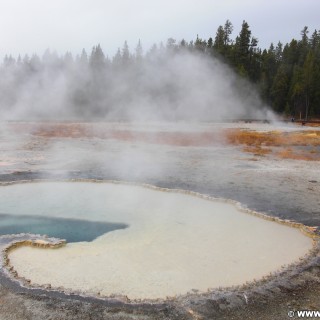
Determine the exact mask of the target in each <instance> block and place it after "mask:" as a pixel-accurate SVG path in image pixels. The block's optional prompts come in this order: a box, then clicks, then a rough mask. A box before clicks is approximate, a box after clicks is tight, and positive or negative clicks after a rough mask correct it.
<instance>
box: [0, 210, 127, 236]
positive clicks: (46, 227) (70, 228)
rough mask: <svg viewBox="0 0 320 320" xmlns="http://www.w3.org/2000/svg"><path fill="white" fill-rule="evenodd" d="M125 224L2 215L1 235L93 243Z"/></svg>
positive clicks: (0, 215)
mask: <svg viewBox="0 0 320 320" xmlns="http://www.w3.org/2000/svg"><path fill="white" fill-rule="evenodd" d="M127 227H128V225H126V224H123V223H109V222H94V221H86V220H80V219H67V218H55V217H41V216H27V215H23V216H22V215H10V214H0V235H6V234H18V233H34V234H46V235H48V236H50V237H56V238H60V239H66V240H67V242H80V241H92V240H94V239H96V238H97V237H99V236H101V235H103V234H105V233H107V232H110V231H114V230H118V229H125V228H127Z"/></svg>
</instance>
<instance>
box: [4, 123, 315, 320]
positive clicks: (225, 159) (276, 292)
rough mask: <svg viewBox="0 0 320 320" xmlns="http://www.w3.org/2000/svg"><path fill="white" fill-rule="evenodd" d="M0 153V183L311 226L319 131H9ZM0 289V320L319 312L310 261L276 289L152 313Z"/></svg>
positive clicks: (93, 127)
mask: <svg viewBox="0 0 320 320" xmlns="http://www.w3.org/2000/svg"><path fill="white" fill-rule="evenodd" d="M243 129H245V130H243ZM255 131H258V132H260V133H256V132H255ZM0 150H1V153H0V180H1V181H13V180H30V179H51V178H54V179H55V178H61V179H66V178H67V179H68V178H90V179H116V180H125V181H134V182H144V183H150V184H153V185H156V186H160V187H168V188H179V189H186V190H193V191H197V192H200V193H204V194H209V195H211V196H215V197H224V198H230V199H233V200H236V201H240V202H241V203H243V204H245V205H246V206H248V207H249V208H251V209H253V210H257V211H261V212H265V213H267V214H268V215H272V216H278V217H281V218H284V219H290V220H294V221H298V222H302V223H304V224H306V225H309V226H316V227H319V226H320V198H319V194H320V175H319V173H320V162H319V152H320V147H319V128H308V127H301V126H296V125H291V124H290V125H279V126H276V125H268V124H265V125H262V124H230V125H225V124H217V125H210V124H206V125H193V126H190V125H181V124H180V125H159V124H155V125H154V126H150V125H148V126H146V125H126V124H103V123H99V124H66V123H65V124H52V123H48V124H37V125H34V124H30V123H11V124H9V125H7V124H6V125H4V124H3V125H2V126H1V128H0ZM0 285H1V289H0V302H1V304H0V319H44V318H48V319H213V318H214V319H288V316H287V312H288V311H289V310H300V309H315V310H320V299H319V296H320V264H319V258H318V260H315V261H314V263H313V264H312V265H309V266H307V267H306V268H304V269H303V272H300V273H299V274H296V275H295V276H293V277H291V278H290V279H288V280H287V281H284V282H281V281H280V282H279V281H278V280H275V281H273V282H272V281H271V280H270V282H269V283H266V284H263V285H261V286H260V287H259V285H258V286H257V287H255V288H254V289H253V290H251V289H250V290H249V289H248V288H247V289H246V288H244V289H243V290H242V291H241V290H240V291H239V292H238V293H237V294H236V295H233V296H232V297H230V298H228V299H225V300H221V299H220V300H218V302H217V300H214V299H210V298H208V299H207V300H206V302H204V301H203V300H201V301H200V300H199V301H198V300H197V299H196V298H194V300H193V301H178V302H175V301H173V302H171V303H168V304H167V305H165V306H161V307H149V308H147V307H139V308H138V307H136V308H133V307H132V306H125V305H123V306H117V307H112V306H110V305H108V304H105V303H101V302H98V301H80V300H79V299H77V298H76V297H74V298H73V299H68V297H65V296H61V297H59V296H57V297H52V296H47V295H45V294H42V295H40V296H39V295H36V294H33V293H32V291H27V292H22V291H19V289H17V288H16V289H14V288H11V287H10V285H9V284H7V283H4V282H3V283H1V284H0ZM244 294H246V295H247V297H249V299H248V301H246V299H245V296H244Z"/></svg>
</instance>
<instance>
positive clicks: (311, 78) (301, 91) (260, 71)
mask: <svg viewBox="0 0 320 320" xmlns="http://www.w3.org/2000/svg"><path fill="white" fill-rule="evenodd" d="M232 32H233V25H232V23H231V22H230V21H229V20H227V21H226V23H225V24H224V25H223V26H219V27H218V29H217V32H216V34H215V36H214V37H211V38H209V39H208V40H204V39H201V38H199V37H198V36H197V38H196V40H195V41H191V42H187V41H185V40H181V41H179V42H177V41H176V40H175V39H172V38H170V39H168V41H167V43H166V45H163V44H160V45H153V46H152V47H151V48H150V50H149V51H148V52H146V53H144V52H143V48H142V45H141V42H140V41H139V42H138V44H137V46H136V48H135V50H134V52H130V50H129V46H128V44H127V42H125V43H124V46H123V48H122V49H118V51H117V53H116V54H115V56H114V57H112V58H109V57H106V56H105V54H104V53H103V51H102V49H101V46H100V45H97V46H95V47H93V49H92V52H91V54H90V55H88V54H87V53H86V51H85V50H83V51H82V53H81V55H79V56H76V57H75V58H74V57H73V56H72V55H71V54H70V53H66V54H65V55H63V56H58V55H57V54H56V53H54V52H50V51H49V50H47V51H46V52H45V53H44V55H43V56H42V57H41V58H40V57H39V56H37V55H33V56H32V57H29V56H25V57H23V58H21V57H20V56H19V57H18V58H17V59H15V58H13V57H12V56H5V58H4V61H3V64H2V66H1V69H0V75H1V77H0V107H1V108H4V107H6V108H10V106H11V105H14V104H15V103H17V100H18V99H20V98H21V95H22V96H23V95H24V96H25V101H26V103H28V101H27V100H28V92H30V91H32V90H42V88H43V87H46V83H47V87H52V83H53V82H52V81H53V80H52V77H53V76H52V75H53V73H52V72H51V73H49V72H48V70H51V71H52V70H55V72H54V77H55V78H56V79H60V78H59V75H61V74H64V75H65V76H66V78H67V80H63V81H65V82H67V83H68V84H69V85H70V83H72V88H71V89H70V90H69V89H68V90H69V91H68V92H67V95H68V98H69V100H70V101H71V100H72V103H73V105H76V106H77V108H78V109H79V110H82V112H86V110H87V108H89V107H91V103H92V101H93V100H94V101H95V103H96V104H99V103H100V104H101V105H103V104H106V101H108V104H109V105H110V104H112V102H113V101H114V99H119V97H117V98H115V97H114V96H110V97H108V99H107V100H106V96H105V95H106V91H107V88H108V87H110V83H111V82H115V84H114V85H113V88H115V87H116V86H117V85H119V87H121V79H122V78H121V76H119V75H118V74H119V73H126V70H128V69H130V70H132V69H134V70H135V73H134V74H136V75H137V77H139V70H140V69H139V65H143V64H146V63H150V61H153V60H157V59H158V62H157V63H158V64H161V63H163V62H164V61H163V59H169V58H170V57H171V56H172V55H176V54H177V53H181V52H185V51H187V52H194V53H197V54H200V55H205V56H207V57H209V59H211V57H212V59H214V58H218V59H220V60H222V61H223V62H224V63H225V64H227V65H229V66H230V67H231V68H232V69H233V70H235V71H236V73H237V74H239V75H240V76H241V77H243V78H246V79H248V80H250V81H251V82H253V83H254V84H255V85H256V87H257V88H258V91H259V93H260V96H261V98H262V99H263V101H264V102H266V103H267V104H268V105H269V106H271V107H272V108H273V110H275V111H276V112H277V113H279V114H286V115H288V116H294V117H296V118H298V117H300V116H301V117H302V118H309V117H316V116H320V31H317V30H315V31H314V32H313V33H312V34H311V35H310V34H309V30H308V27H304V29H303V30H302V31H301V37H300V39H299V40H295V39H293V40H292V41H291V42H290V43H287V44H282V43H280V42H279V43H278V44H277V45H276V46H275V45H274V44H271V45H270V47H269V49H264V50H262V49H261V48H259V47H258V40H257V38H255V37H253V36H252V34H251V30H250V27H249V25H248V23H247V22H246V21H243V23H242V28H241V31H240V33H239V34H238V35H237V36H236V38H235V39H232ZM176 56H178V55H176ZM159 57H161V58H160V59H159ZM30 79H35V80H36V81H34V82H31V81H30ZM131 80H132V81H133V82H134V81H135V79H131ZM63 81H60V82H61V83H60V84H59V85H61V86H63ZM117 81H118V82H117ZM199 85H200V86H201V84H199ZM137 86H138V85H137ZM150 88H151V89H150V90H151V91H152V92H153V93H154V92H156V89H155V88H154V87H150ZM167 89H168V88H167ZM119 90H121V89H119ZM168 91H169V92H170V88H169V89H168ZM171 91H172V94H173V91H174V90H171ZM17 92H19V94H20V96H19V97H18V93H17ZM123 94H125V92H123ZM156 94H158V95H160V94H161V93H160V92H158V93H157V92H156ZM53 95H54V92H53ZM93 97H94V99H93ZM99 97H101V99H100V100H99ZM102 97H103V98H102ZM103 99H104V100H103ZM124 102H125V101H123V103H124ZM118 103H119V101H118ZM94 107H95V106H92V108H94ZM44 108H45V107H44ZM99 108H100V110H101V108H102V107H99ZM111 108H112V107H111Z"/></svg>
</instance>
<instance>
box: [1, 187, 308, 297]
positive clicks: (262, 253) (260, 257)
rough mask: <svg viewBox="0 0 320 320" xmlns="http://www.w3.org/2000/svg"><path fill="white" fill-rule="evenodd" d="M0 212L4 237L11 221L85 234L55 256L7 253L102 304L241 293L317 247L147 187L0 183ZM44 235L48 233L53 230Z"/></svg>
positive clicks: (287, 230)
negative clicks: (112, 299)
mask: <svg viewBox="0 0 320 320" xmlns="http://www.w3.org/2000/svg"><path fill="white" fill-rule="evenodd" d="M0 204H1V209H0V213H1V214H5V219H3V216H2V217H1V216H0V230H1V228H4V224H5V221H7V220H8V219H9V220H10V219H18V220H19V219H20V220H21V222H22V221H25V223H26V226H27V225H28V224H29V225H30V227H31V226H32V225H33V224H34V223H32V220H30V221H31V222H30V221H29V222H28V219H31V218H30V217H32V218H34V217H36V219H38V220H37V221H39V220H40V221H42V222H43V221H48V219H49V221H50V219H52V221H53V220H54V221H60V223H61V221H62V224H63V225H65V223H66V224H68V222H69V223H71V224H72V223H73V224H72V226H71V227H70V226H69V229H71V230H72V229H77V228H78V229H79V230H78V234H79V233H80V234H82V233H83V237H80V240H81V239H82V242H73V243H68V244H67V245H66V246H65V247H62V248H59V249H39V248H31V247H20V248H18V249H16V250H13V251H11V253H10V261H11V264H12V265H13V266H14V268H15V270H17V272H18V274H19V275H20V276H22V277H25V278H28V279H30V280H31V283H37V284H47V283H50V284H51V286H52V287H61V286H63V287H65V288H68V289H72V290H80V291H84V292H92V293H96V294H98V293H99V294H100V295H104V296H110V295H125V296H128V297H129V298H130V299H156V298H166V297H167V296H174V295H179V294H186V293H188V292H190V291H191V290H192V289H195V290H199V291H200V292H205V291H207V290H208V289H209V288H215V287H219V286H232V285H238V284H242V283H244V282H246V281H251V280H254V279H259V278H261V277H263V276H264V275H267V274H268V273H270V272H273V271H276V270H277V269H279V268H280V267H281V266H282V265H285V264H289V263H292V262H295V261H297V260H298V259H299V258H300V257H302V256H304V255H305V254H306V253H308V251H309V250H310V249H311V248H312V239H311V238H309V237H307V236H305V235H304V234H302V232H300V230H298V229H295V228H292V227H288V226H286V225H282V224H278V223H275V222H271V221H267V220H264V219H261V218H258V217H256V216H254V215H250V214H247V213H244V212H242V211H240V210H239V209H238V208H237V206H235V205H234V204H233V203H227V202H223V201H218V200H213V199H204V198H201V197H200V196H197V195H196V194H191V195H190V194H187V193H183V192H178V191H171V192H167V191H165V190H163V189H157V188H151V187H145V186H136V185H129V184H121V183H111V182H103V183H93V182H37V183H35V182H33V183H21V184H12V185H6V186H4V185H3V186H0ZM6 219H7V220H6ZM79 221H80V222H81V223H80V224H77V223H79ZM83 223H84V224H83ZM85 223H88V225H94V226H96V227H99V228H100V229H99V230H100V231H99V232H98V233H96V234H94V235H93V236H91V238H90V237H89V238H87V237H86V234H87V233H90V232H91V231H90V230H89V229H90V228H88V227H86V226H85ZM21 224H22V225H23V223H21ZM53 225H54V224H52V226H53ZM103 225H104V226H105V227H106V229H103V227H101V226H103ZM83 226H84V227H83ZM110 226H112V228H111V229H108V228H107V227H110ZM46 228H47V229H46V230H47V231H48V233H50V223H49V224H48V223H47V225H46ZM55 228H56V229H57V228H58V229H59V227H55ZM24 230H25V229H24ZM66 230H68V228H66ZM30 231H32V230H30ZM86 239H87V240H92V241H91V242H85V241H84V240H86Z"/></svg>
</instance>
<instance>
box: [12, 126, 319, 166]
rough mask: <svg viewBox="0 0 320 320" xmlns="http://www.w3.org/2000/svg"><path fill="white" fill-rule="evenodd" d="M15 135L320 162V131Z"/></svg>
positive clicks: (81, 129)
mask: <svg viewBox="0 0 320 320" xmlns="http://www.w3.org/2000/svg"><path fill="white" fill-rule="evenodd" d="M10 128H11V129H13V130H14V131H15V132H20V133H21V132H28V133H31V134H33V135H36V136H41V137H46V138H54V137H57V138H100V139H115V140H120V141H132V142H134V141H136V142H144V143H152V144H165V145H172V146H186V147H188V146H210V145H214V144H217V143H227V144H230V145H235V146H243V151H244V152H247V153H250V154H253V155H254V156H255V157H262V156H266V155H270V156H273V157H277V158H283V159H294V160H307V161H319V160H320V131H318V130H312V129H311V128H310V130H305V131H293V132H282V131H269V132H257V131H250V130H243V129H222V130H220V131H202V132H199V131H196V132H191V131H190V132H185V131H183V132H182V131H151V132H150V131H137V130H130V129H115V128H114V129H112V128H110V127H109V126H108V127H104V126H103V124H99V125H98V126H97V125H95V124H90V123H45V124H43V123H11V124H10Z"/></svg>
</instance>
